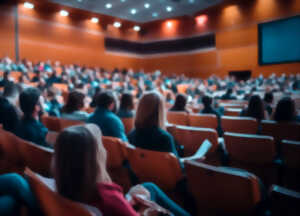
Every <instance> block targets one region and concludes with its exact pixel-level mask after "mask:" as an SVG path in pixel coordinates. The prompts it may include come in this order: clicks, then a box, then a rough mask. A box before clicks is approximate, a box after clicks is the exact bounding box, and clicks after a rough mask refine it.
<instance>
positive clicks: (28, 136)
mask: <svg viewBox="0 0 300 216" xmlns="http://www.w3.org/2000/svg"><path fill="white" fill-rule="evenodd" d="M19 101H20V107H21V110H22V111H23V118H22V119H21V121H20V124H19V126H18V129H17V133H16V134H17V136H19V137H20V138H22V139H24V140H27V141H31V142H33V143H35V144H38V145H41V146H48V144H47V142H46V136H47V133H48V129H47V128H46V127H45V126H44V125H43V124H42V123H41V122H40V121H39V116H40V114H41V112H43V108H42V97H41V92H40V91H39V90H38V89H36V88H27V89H25V90H24V91H23V92H22V93H21V94H20V99H19Z"/></svg>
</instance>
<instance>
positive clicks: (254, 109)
mask: <svg viewBox="0 0 300 216" xmlns="http://www.w3.org/2000/svg"><path fill="white" fill-rule="evenodd" d="M240 115H241V116H248V117H252V118H256V119H257V120H259V121H261V120H263V119H265V109H264V105H263V102H262V100H261V98H260V97H259V95H253V96H251V98H250V100H249V104H248V108H246V109H243V110H242V112H241V114H240Z"/></svg>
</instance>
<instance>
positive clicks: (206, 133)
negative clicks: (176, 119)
mask: <svg viewBox="0 0 300 216" xmlns="http://www.w3.org/2000/svg"><path fill="white" fill-rule="evenodd" d="M171 134H172V135H173V137H174V139H175V141H176V142H177V144H179V145H182V146H184V156H185V157H187V156H192V155H193V154H194V153H195V152H196V151H197V150H198V149H199V147H200V146H201V144H202V143H203V142H204V140H206V139H207V140H209V141H210V142H211V144H212V148H211V149H210V152H211V153H212V152H215V151H216V149H217V146H218V134H217V132H216V130H214V129H211V128H197V127H188V126H176V127H173V128H172V130H171Z"/></svg>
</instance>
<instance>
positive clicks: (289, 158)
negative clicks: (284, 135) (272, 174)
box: [281, 140, 300, 191]
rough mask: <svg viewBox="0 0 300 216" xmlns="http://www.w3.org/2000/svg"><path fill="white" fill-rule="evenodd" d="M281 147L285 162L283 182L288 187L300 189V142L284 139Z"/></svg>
mask: <svg viewBox="0 0 300 216" xmlns="http://www.w3.org/2000/svg"><path fill="white" fill-rule="evenodd" d="M281 149H282V159H283V162H284V175H283V183H284V185H285V186H286V187H288V188H291V189H294V190H297V191H300V183H299V182H300V142H299V141H291V140H283V141H282V145H281Z"/></svg>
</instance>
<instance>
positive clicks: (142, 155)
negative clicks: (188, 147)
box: [127, 147, 183, 191]
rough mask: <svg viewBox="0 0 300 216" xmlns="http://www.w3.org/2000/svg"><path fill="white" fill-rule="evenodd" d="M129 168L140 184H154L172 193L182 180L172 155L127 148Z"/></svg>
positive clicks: (179, 169)
mask: <svg viewBox="0 0 300 216" xmlns="http://www.w3.org/2000/svg"><path fill="white" fill-rule="evenodd" d="M127 152H128V160H129V163H130V166H131V168H132V170H133V172H134V173H135V175H136V176H137V177H138V179H139V181H140V182H154V183H156V184H157V185H158V186H160V187H161V188H162V189H163V190H167V191H172V190H174V188H175V187H176V184H177V182H179V181H180V180H181V179H182V177H183V176H182V172H181V167H180V164H179V161H178V159H177V158H176V157H175V155H173V154H172V153H167V152H157V151H149V150H144V149H140V148H134V147H127Z"/></svg>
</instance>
